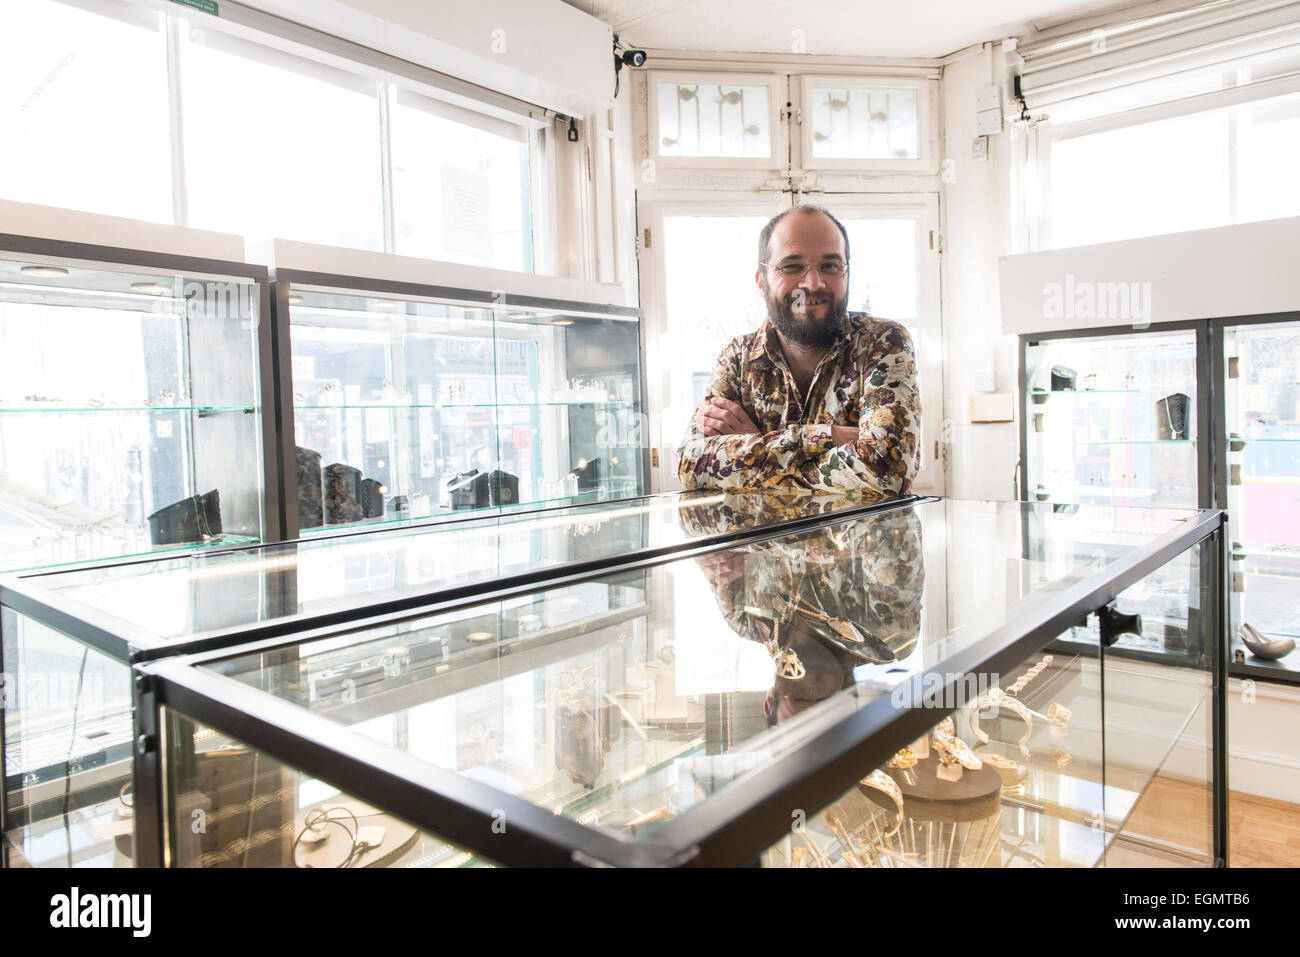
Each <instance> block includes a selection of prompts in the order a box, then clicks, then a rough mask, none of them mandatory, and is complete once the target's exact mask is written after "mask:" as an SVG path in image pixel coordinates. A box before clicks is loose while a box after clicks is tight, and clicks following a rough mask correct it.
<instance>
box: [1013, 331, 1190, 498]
mask: <svg viewBox="0 0 1300 957" xmlns="http://www.w3.org/2000/svg"><path fill="white" fill-rule="evenodd" d="M1026 374H1027V376H1028V383H1029V404H1028V416H1029V422H1028V442H1027V446H1028V448H1027V451H1026V454H1027V456H1028V462H1029V481H1028V483H1027V487H1026V488H1025V489H1024V490H1023V494H1024V496H1025V497H1026V498H1032V499H1036V500H1038V501H1048V500H1052V501H1059V502H1113V503H1115V504H1132V505H1188V506H1194V505H1195V504H1196V502H1197V489H1196V475H1197V472H1196V465H1197V458H1196V435H1197V432H1196V429H1197V422H1196V339H1195V334H1194V333H1193V332H1191V331H1186V332H1181V331H1180V332H1163V333H1145V334H1134V335H1124V336H1119V335H1116V336H1097V337H1093V338H1077V339H1076V338H1069V339H1048V340H1043V341H1040V342H1037V343H1032V344H1030V346H1029V347H1028V349H1027V350H1026Z"/></svg>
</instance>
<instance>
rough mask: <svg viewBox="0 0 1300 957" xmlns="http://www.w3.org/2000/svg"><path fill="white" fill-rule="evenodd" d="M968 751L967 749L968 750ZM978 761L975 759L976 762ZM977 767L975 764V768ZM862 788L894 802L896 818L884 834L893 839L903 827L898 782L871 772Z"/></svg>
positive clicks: (901, 803) (879, 773) (864, 779)
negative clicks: (878, 792) (870, 789)
mask: <svg viewBox="0 0 1300 957" xmlns="http://www.w3.org/2000/svg"><path fill="white" fill-rule="evenodd" d="M968 750H969V749H968ZM978 760H979V759H978V758H976V761H978ZM978 766H979V765H978V764H977V765H976V767H978ZM861 783H862V786H863V787H868V788H874V789H875V790H877V791H880V792H881V793H883V794H887V795H888V796H889V797H890V798H891V799H892V800H893V802H894V807H895V808H897V809H898V817H897V818H896V819H895V821H894V826H893V827H892V828H890V829H889V831H887V832H886V833H885V835H884V836H885V837H886V838H890V837H893V836H894V835H895V834H897V833H898V829H899V828H900V827H902V826H903V790H902V788H900V787H899V786H898V782H897V781H895V780H894V779H893V778H891V777H890V776H889V775H888V774H886V773H885V772H884V771H880V770H876V771H872V772H871V773H870V774H868V775H867V776H866V777H865V778H863V779H862V781H861Z"/></svg>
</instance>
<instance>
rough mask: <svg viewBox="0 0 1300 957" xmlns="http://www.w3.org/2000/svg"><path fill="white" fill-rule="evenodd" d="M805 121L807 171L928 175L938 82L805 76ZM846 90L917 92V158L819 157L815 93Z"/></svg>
mask: <svg viewBox="0 0 1300 957" xmlns="http://www.w3.org/2000/svg"><path fill="white" fill-rule="evenodd" d="M799 81H800V82H799V90H800V102H801V104H802V108H801V114H802V115H801V118H800V123H799V127H800V130H799V149H800V154H799V158H800V163H799V165H800V166H801V167H802V168H803V169H808V170H828V171H831V170H834V171H848V170H852V171H854V172H910V173H924V172H928V171H929V170H930V169H931V168H932V167H933V165H934V152H933V149H934V145H933V144H932V143H931V139H932V137H931V132H932V131H931V128H930V122H931V113H930V97H931V96H932V95H933V91H934V84H935V81H933V80H930V79H927V78H925V77H911V76H854V75H848V74H821V73H804V74H802V75H800V76H799ZM827 86H834V87H843V88H845V89H848V90H879V89H890V90H912V91H914V92H915V93H916V158H915V159H898V158H895V159H865V158H851V157H815V156H814V155H813V145H814V143H813V133H814V130H813V123H812V109H813V90H814V89H815V88H817V87H823V88H825V87H827Z"/></svg>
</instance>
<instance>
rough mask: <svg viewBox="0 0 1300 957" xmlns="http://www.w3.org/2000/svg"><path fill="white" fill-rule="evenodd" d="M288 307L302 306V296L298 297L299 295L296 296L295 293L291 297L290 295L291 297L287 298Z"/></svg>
mask: <svg viewBox="0 0 1300 957" xmlns="http://www.w3.org/2000/svg"><path fill="white" fill-rule="evenodd" d="M289 305H291V306H301V305H302V296H299V295H297V294H296V293H295V294H293V295H291V296H289Z"/></svg>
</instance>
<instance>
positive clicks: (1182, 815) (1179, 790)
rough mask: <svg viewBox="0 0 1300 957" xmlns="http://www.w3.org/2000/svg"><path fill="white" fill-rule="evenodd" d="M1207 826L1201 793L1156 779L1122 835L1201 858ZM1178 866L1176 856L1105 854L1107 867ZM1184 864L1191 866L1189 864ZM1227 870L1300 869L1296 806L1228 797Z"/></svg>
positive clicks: (1205, 796)
mask: <svg viewBox="0 0 1300 957" xmlns="http://www.w3.org/2000/svg"><path fill="white" fill-rule="evenodd" d="M1208 820H1209V792H1208V791H1207V790H1206V789H1205V788H1204V787H1198V786H1194V785H1191V784H1187V783H1185V782H1181V781H1176V780H1171V779H1169V778H1165V777H1157V778H1156V779H1155V780H1153V781H1152V782H1151V785H1150V787H1148V788H1147V790H1146V792H1145V793H1144V794H1143V795H1142V798H1141V800H1139V801H1138V803H1137V806H1136V807H1134V809H1133V812H1132V814H1130V816H1129V818H1128V820H1127V821H1126V822H1125V827H1124V832H1125V833H1126V834H1135V835H1140V836H1141V837H1142V838H1145V839H1148V840H1150V841H1151V842H1153V843H1155V844H1165V845H1168V846H1169V847H1170V848H1171V849H1174V848H1180V847H1181V848H1186V849H1188V850H1189V851H1193V852H1194V853H1195V852H1199V854H1204V853H1206V852H1207V851H1208V849H1209V847H1210V843H1209V841H1210V836H1209V834H1208V829H1207V826H1206V822H1207V821H1208ZM1189 822H1196V823H1195V825H1190V824H1189ZM1120 843H1123V842H1120ZM1179 863H1180V862H1179V860H1178V855H1177V854H1176V853H1174V854H1172V855H1169V854H1165V853H1163V852H1161V851H1158V850H1154V849H1150V848H1147V849H1144V848H1140V847H1120V846H1114V847H1113V848H1112V851H1111V852H1110V853H1108V854H1107V864H1108V866H1111V867H1151V866H1155V867H1160V866H1165V867H1168V866H1178V864H1179ZM1187 863H1189V864H1195V863H1196V862H1195V860H1194V858H1192V859H1189V860H1188V861H1187ZM1228 866H1229V867H1300V805H1298V804H1287V803H1285V802H1282V801H1274V800H1271V799H1269V798H1262V797H1256V796H1255V795H1253V794H1242V793H1240V792H1238V791H1232V792H1230V794H1229V798H1228Z"/></svg>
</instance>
